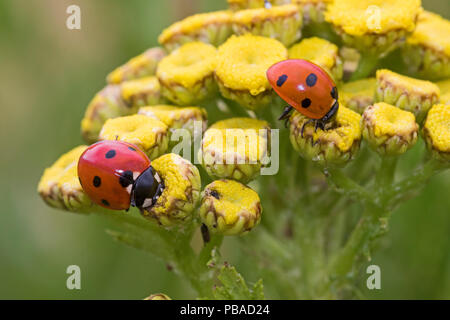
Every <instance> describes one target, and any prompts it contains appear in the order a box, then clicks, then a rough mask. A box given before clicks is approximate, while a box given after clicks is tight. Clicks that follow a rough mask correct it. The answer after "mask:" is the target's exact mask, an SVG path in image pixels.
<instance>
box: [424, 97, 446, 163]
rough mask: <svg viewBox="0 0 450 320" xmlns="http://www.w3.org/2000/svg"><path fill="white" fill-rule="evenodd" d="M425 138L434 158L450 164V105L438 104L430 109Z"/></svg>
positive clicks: (425, 126)
mask: <svg viewBox="0 0 450 320" xmlns="http://www.w3.org/2000/svg"><path fill="white" fill-rule="evenodd" d="M423 136H424V138H425V141H426V144H427V147H428V150H430V152H431V154H432V156H433V157H434V158H436V159H439V160H441V161H444V162H450V105H444V104H437V105H434V106H433V107H432V108H431V109H430V111H429V112H428V115H427V119H426V121H425V124H424V126H423Z"/></svg>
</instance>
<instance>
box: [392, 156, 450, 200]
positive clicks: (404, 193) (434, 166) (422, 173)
mask: <svg viewBox="0 0 450 320" xmlns="http://www.w3.org/2000/svg"><path fill="white" fill-rule="evenodd" d="M448 168H449V167H448V165H447V164H445V163H443V162H440V161H438V160H435V159H430V160H428V161H427V162H426V163H425V164H424V165H422V166H421V167H420V168H418V169H416V170H415V171H414V172H413V174H411V175H410V176H408V177H406V178H405V179H403V180H402V181H400V182H398V183H396V184H394V185H392V186H391V187H390V189H389V190H388V192H387V193H388V194H389V204H390V205H397V204H398V203H400V202H402V201H404V200H405V199H408V198H409V197H410V196H411V194H414V192H415V191H417V190H418V189H419V188H420V187H422V186H423V185H425V183H426V182H427V181H428V180H429V179H430V178H431V177H432V176H434V175H435V174H436V173H438V172H441V171H443V170H446V169H448Z"/></svg>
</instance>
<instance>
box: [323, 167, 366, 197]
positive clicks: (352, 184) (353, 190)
mask: <svg viewBox="0 0 450 320" xmlns="http://www.w3.org/2000/svg"><path fill="white" fill-rule="evenodd" d="M324 173H325V176H326V177H327V180H328V181H329V182H331V183H332V184H333V185H334V186H335V187H336V188H337V189H338V190H337V191H339V192H341V193H344V194H346V195H348V196H349V197H353V198H355V199H356V200H363V201H372V196H371V195H370V194H369V193H368V192H367V191H366V190H365V189H364V188H363V187H362V186H361V185H360V184H359V183H357V182H356V181H354V180H352V179H350V178H349V177H348V176H346V175H345V174H344V173H343V172H342V170H340V169H337V168H325V170H324Z"/></svg>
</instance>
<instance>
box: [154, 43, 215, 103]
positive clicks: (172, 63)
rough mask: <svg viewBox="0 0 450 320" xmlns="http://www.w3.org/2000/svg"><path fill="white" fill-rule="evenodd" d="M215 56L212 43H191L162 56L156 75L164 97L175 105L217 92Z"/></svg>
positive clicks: (197, 100) (194, 100)
mask: <svg viewBox="0 0 450 320" xmlns="http://www.w3.org/2000/svg"><path fill="white" fill-rule="evenodd" d="M216 56H217V50H216V48H215V47H213V46H212V45H210V44H205V43H203V42H191V43H187V44H185V45H183V46H182V47H180V48H179V49H177V50H175V51H173V52H172V53H171V54H170V55H168V56H167V57H165V58H164V59H162V60H161V62H160V63H159V65H158V69H157V71H156V74H157V76H158V79H159V81H160V83H161V86H162V90H163V92H162V93H163V96H164V97H165V98H167V99H168V100H170V101H172V102H173V103H175V104H177V105H192V104H194V103H196V102H199V101H202V100H204V99H206V98H209V97H211V96H212V95H213V94H214V93H215V92H216V84H215V82H214V68H215V66H216Z"/></svg>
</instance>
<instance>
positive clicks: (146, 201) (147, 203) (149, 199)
mask: <svg viewBox="0 0 450 320" xmlns="http://www.w3.org/2000/svg"><path fill="white" fill-rule="evenodd" d="M152 203H153V201H152V199H151V198H146V199H145V200H144V204H143V205H142V207H143V208H148V207H151V206H152Z"/></svg>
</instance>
